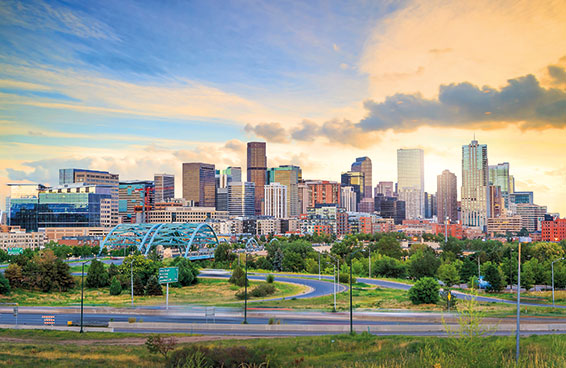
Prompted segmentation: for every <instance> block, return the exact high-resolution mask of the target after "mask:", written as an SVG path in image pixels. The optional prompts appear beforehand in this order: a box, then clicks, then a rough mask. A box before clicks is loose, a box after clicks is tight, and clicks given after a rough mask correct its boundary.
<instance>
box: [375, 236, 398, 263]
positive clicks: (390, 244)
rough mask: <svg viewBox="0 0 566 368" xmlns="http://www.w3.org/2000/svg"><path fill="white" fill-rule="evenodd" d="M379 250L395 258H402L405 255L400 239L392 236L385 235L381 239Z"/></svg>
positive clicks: (378, 245) (378, 243) (378, 244)
mask: <svg viewBox="0 0 566 368" xmlns="http://www.w3.org/2000/svg"><path fill="white" fill-rule="evenodd" d="M377 250H378V252H379V254H382V255H384V256H388V257H391V258H395V259H401V257H402V256H403V249H401V245H400V244H399V241H398V240H397V239H395V238H394V237H392V236H384V237H383V238H381V239H379V241H378V242H377Z"/></svg>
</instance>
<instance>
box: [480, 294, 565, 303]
mask: <svg viewBox="0 0 566 368" xmlns="http://www.w3.org/2000/svg"><path fill="white" fill-rule="evenodd" d="M490 296H494V297H497V298H502V299H507V300H517V293H516V292H514V293H509V292H507V293H505V292H504V293H494V294H490ZM554 300H555V302H556V304H566V290H555V291H554ZM521 301H522V302H525V303H539V304H549V305H552V291H527V292H524V291H521Z"/></svg>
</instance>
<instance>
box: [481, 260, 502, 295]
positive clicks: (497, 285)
mask: <svg viewBox="0 0 566 368" xmlns="http://www.w3.org/2000/svg"><path fill="white" fill-rule="evenodd" d="M484 280H485V281H487V282H489V286H488V287H486V290H487V291H488V292H498V291H501V290H502V289H503V278H502V277H501V272H500V271H499V268H498V267H497V266H496V265H494V264H489V265H488V266H487V267H486V269H485V275H484Z"/></svg>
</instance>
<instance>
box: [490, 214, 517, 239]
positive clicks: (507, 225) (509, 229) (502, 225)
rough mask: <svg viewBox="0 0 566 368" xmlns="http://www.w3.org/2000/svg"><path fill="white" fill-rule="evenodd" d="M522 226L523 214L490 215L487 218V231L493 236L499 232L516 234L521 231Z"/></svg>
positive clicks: (501, 233)
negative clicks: (508, 215)
mask: <svg viewBox="0 0 566 368" xmlns="http://www.w3.org/2000/svg"><path fill="white" fill-rule="evenodd" d="M522 227H523V219H522V218H521V216H510V217H507V216H505V217H490V218H488V219H487V233H488V235H489V236H491V237H494V236H496V235H498V234H500V235H506V234H507V233H512V234H516V233H518V232H519V231H521V228H522Z"/></svg>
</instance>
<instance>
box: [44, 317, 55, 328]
mask: <svg viewBox="0 0 566 368" xmlns="http://www.w3.org/2000/svg"><path fill="white" fill-rule="evenodd" d="M41 318H43V324H44V325H51V326H53V325H54V324H55V316H41Z"/></svg>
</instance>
